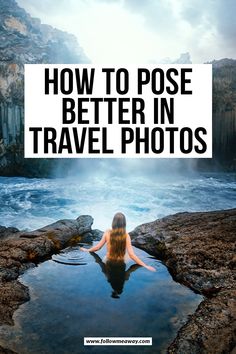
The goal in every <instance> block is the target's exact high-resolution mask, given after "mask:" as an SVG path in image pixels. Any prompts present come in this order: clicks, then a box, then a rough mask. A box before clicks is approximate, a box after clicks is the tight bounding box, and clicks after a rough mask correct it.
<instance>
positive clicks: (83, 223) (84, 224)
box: [76, 215, 93, 235]
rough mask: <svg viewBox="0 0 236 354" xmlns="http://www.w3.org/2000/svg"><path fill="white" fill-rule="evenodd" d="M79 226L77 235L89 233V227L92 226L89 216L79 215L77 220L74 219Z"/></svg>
mask: <svg viewBox="0 0 236 354" xmlns="http://www.w3.org/2000/svg"><path fill="white" fill-rule="evenodd" d="M76 220H77V221H78V223H79V225H80V227H79V230H78V232H79V234H80V235H83V234H85V233H86V232H90V231H91V226H92V224H93V218H92V216H90V215H80V216H79V217H78V218H77V219H76Z"/></svg>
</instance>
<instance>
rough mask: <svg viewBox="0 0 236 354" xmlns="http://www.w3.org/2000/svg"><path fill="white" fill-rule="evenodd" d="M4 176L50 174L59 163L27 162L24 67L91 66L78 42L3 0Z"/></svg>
mask: <svg viewBox="0 0 236 354" xmlns="http://www.w3.org/2000/svg"><path fill="white" fill-rule="evenodd" d="M0 8H1V10H0V39H1V40H0V175H9V176H10V175H13V176H14V175H26V176H33V175H35V176H42V175H48V174H49V173H50V171H51V169H52V166H53V165H55V163H56V162H55V161H49V160H32V159H24V158H23V155H24V152H23V142H24V64H41V63H58V64H60V63H61V64H63V63H88V62H89V59H88V58H87V57H86V55H85V54H84V52H83V50H82V48H81V47H80V46H79V44H78V42H77V39H76V38H75V37H74V36H73V35H71V34H68V33H66V32H62V31H59V30H57V29H55V28H53V27H51V26H48V25H45V24H41V22H40V20H39V19H36V18H32V17H31V16H30V15H29V14H27V13H26V11H25V10H24V9H22V8H20V7H19V6H18V5H17V3H16V1H15V0H8V1H6V0H0Z"/></svg>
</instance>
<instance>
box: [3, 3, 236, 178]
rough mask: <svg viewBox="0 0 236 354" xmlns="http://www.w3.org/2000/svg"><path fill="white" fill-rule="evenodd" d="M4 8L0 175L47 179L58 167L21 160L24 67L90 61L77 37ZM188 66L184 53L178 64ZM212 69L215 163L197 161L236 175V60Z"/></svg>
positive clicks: (14, 6) (15, 9) (11, 7)
mask: <svg viewBox="0 0 236 354" xmlns="http://www.w3.org/2000/svg"><path fill="white" fill-rule="evenodd" d="M0 8H1V11H0V175H27V176H42V175H48V173H49V172H50V171H51V168H52V165H54V164H55V161H53V160H50V161H49V160H42V159H41V160H37V159H33V160H32V159H30V160H29V159H24V158H23V140H24V135H23V130H24V109H23V102H24V64H25V63H62V64H63V63H86V62H89V59H88V58H87V57H86V56H85V54H84V53H83V50H82V49H81V48H80V46H79V44H78V42H77V40H76V38H75V37H74V36H73V35H70V34H68V33H66V32H62V31H59V30H57V29H54V28H53V27H51V26H48V25H43V24H41V22H40V20H39V19H35V18H32V17H31V16H30V15H29V14H27V13H26V12H25V10H23V9H21V8H20V7H19V6H18V5H17V3H16V1H15V0H7V1H6V0H0ZM189 60H190V57H189V54H188V53H185V54H183V55H181V57H180V58H179V60H178V61H177V62H181V63H182V62H186V61H187V62H188V61H189ZM212 64H213V159H212V160H205V159H202V160H200V159H199V160H198V162H197V166H198V167H199V168H207V169H208V168H209V167H214V166H217V168H224V169H228V170H235V169H236V144H235V140H236V60H232V59H222V60H218V61H213V62H212ZM61 163H62V161H60V164H61ZM66 164H69V162H68V161H66Z"/></svg>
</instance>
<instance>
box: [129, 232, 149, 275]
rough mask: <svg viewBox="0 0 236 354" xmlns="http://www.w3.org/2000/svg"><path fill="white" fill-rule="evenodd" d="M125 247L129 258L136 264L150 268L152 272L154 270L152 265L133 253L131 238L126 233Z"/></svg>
mask: <svg viewBox="0 0 236 354" xmlns="http://www.w3.org/2000/svg"><path fill="white" fill-rule="evenodd" d="M126 247H127V251H128V254H129V256H130V258H131V259H133V260H134V261H135V262H136V263H137V264H139V265H141V266H142V267H145V268H147V269H148V270H151V271H153V272H155V271H156V269H155V268H154V267H151V266H148V265H147V264H146V263H144V262H143V261H142V260H141V259H140V258H139V257H138V256H136V254H135V253H134V249H133V247H132V244H131V238H130V235H129V234H128V235H127V239H126Z"/></svg>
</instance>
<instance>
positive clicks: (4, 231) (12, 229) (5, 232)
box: [0, 225, 19, 240]
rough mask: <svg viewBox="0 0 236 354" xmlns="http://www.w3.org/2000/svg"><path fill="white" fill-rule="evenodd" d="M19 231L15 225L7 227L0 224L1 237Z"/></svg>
mask: <svg viewBox="0 0 236 354" xmlns="http://www.w3.org/2000/svg"><path fill="white" fill-rule="evenodd" d="M16 232H19V230H18V229H17V228H15V227H5V226H1V225H0V239H1V240H3V239H5V238H7V237H8V236H10V235H12V234H15V233H16Z"/></svg>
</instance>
